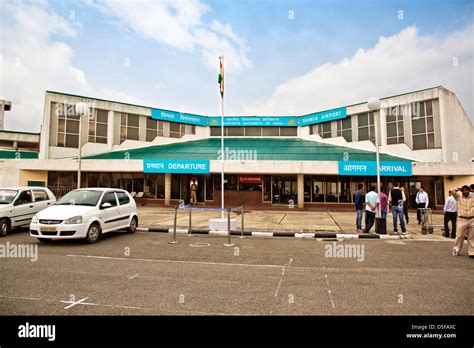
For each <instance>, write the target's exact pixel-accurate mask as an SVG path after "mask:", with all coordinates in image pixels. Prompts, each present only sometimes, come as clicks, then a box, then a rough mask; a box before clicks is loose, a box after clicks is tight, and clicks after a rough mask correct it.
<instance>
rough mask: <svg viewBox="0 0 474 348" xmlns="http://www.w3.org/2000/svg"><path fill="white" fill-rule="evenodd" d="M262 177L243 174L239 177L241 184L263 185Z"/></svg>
mask: <svg viewBox="0 0 474 348" xmlns="http://www.w3.org/2000/svg"><path fill="white" fill-rule="evenodd" d="M261 183H262V177H261V176H260V175H251V174H243V175H239V184H261Z"/></svg>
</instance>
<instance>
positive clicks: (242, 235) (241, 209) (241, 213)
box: [239, 205, 245, 238]
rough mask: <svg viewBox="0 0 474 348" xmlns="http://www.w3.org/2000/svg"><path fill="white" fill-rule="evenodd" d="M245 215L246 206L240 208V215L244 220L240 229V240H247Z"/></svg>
mask: <svg viewBox="0 0 474 348" xmlns="http://www.w3.org/2000/svg"><path fill="white" fill-rule="evenodd" d="M244 213H245V210H244V206H243V205H242V206H241V207H240V215H241V219H242V227H241V228H240V229H241V231H240V237H239V238H245V236H244Z"/></svg>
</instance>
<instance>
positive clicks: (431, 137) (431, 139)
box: [428, 134, 435, 149]
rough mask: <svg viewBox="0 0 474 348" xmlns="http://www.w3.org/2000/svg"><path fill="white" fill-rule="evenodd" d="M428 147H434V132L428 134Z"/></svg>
mask: <svg viewBox="0 0 474 348" xmlns="http://www.w3.org/2000/svg"><path fill="white" fill-rule="evenodd" d="M428 148H429V149H434V148H435V140H434V134H428Z"/></svg>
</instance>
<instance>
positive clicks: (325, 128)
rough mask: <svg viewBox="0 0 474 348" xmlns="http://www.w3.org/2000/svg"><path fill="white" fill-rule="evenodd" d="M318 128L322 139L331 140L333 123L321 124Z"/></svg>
mask: <svg viewBox="0 0 474 348" xmlns="http://www.w3.org/2000/svg"><path fill="white" fill-rule="evenodd" d="M317 126H318V134H319V136H320V137H321V138H323V139H324V138H331V122H326V123H319V124H318V125H317Z"/></svg>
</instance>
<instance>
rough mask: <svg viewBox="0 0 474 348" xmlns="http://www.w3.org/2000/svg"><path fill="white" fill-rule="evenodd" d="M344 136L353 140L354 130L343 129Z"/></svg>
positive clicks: (348, 139)
mask: <svg viewBox="0 0 474 348" xmlns="http://www.w3.org/2000/svg"><path fill="white" fill-rule="evenodd" d="M342 136H343V137H344V139H346V141H352V131H351V130H345V131H342Z"/></svg>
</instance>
